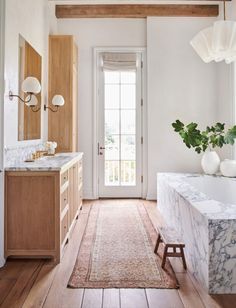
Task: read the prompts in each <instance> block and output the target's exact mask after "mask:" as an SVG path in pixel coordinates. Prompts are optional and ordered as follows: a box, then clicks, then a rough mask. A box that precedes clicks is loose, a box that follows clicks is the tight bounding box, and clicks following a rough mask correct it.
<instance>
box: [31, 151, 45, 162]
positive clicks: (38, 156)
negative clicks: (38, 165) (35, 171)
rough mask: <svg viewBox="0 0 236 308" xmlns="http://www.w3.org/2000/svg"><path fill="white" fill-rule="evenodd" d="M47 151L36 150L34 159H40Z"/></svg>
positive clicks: (33, 155)
mask: <svg viewBox="0 0 236 308" xmlns="http://www.w3.org/2000/svg"><path fill="white" fill-rule="evenodd" d="M45 153H47V152H46V151H36V152H35V153H33V154H32V159H34V160H35V159H39V158H41V157H43V156H44V154H45Z"/></svg>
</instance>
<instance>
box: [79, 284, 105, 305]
mask: <svg viewBox="0 0 236 308" xmlns="http://www.w3.org/2000/svg"><path fill="white" fill-rule="evenodd" d="M102 298H103V290H102V289H85V290H84V298H83V303H82V306H81V308H102Z"/></svg>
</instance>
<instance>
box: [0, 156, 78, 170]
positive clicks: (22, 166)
mask: <svg viewBox="0 0 236 308" xmlns="http://www.w3.org/2000/svg"><path fill="white" fill-rule="evenodd" d="M82 157H83V153H82V152H74V153H58V154H56V155H55V156H44V157H42V158H39V159H37V160H35V161H34V162H23V161H22V162H19V163H14V164H8V165H6V166H5V171H62V170H63V169H67V168H69V167H70V166H71V165H73V164H74V163H76V162H77V161H78V160H80V159H81V158H82Z"/></svg>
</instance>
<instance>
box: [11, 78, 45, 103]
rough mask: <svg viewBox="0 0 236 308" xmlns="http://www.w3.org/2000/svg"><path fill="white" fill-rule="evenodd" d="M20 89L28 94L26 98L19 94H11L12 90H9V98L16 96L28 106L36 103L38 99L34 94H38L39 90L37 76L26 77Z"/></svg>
mask: <svg viewBox="0 0 236 308" xmlns="http://www.w3.org/2000/svg"><path fill="white" fill-rule="evenodd" d="M21 89H22V91H23V92H24V93H27V94H29V95H28V96H27V97H26V99H23V98H21V97H20V96H19V95H16V94H13V93H12V91H9V99H10V101H12V100H13V98H14V97H17V98H18V99H19V100H20V101H21V102H23V103H25V104H26V105H27V106H28V107H34V106H35V105H37V103H38V100H37V97H36V96H35V94H38V93H39V92H40V91H41V85H40V82H39V81H38V79H37V78H35V77H27V78H26V79H25V80H24V81H23V82H22V86H21Z"/></svg>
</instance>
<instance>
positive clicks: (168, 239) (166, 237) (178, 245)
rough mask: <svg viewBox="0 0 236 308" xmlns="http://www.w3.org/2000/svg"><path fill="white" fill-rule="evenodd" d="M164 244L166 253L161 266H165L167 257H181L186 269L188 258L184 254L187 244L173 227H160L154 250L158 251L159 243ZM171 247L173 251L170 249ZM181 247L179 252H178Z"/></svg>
mask: <svg viewBox="0 0 236 308" xmlns="http://www.w3.org/2000/svg"><path fill="white" fill-rule="evenodd" d="M160 243H163V244H164V253H163V258H162V263H161V267H162V268H164V267H165V263H166V258H167V257H181V258H182V261H183V266H184V269H187V265H186V260H185V256H184V247H185V244H184V243H183V242H182V241H181V240H180V239H179V237H178V235H177V234H176V231H175V230H174V229H173V228H168V227H160V228H159V234H158V237H157V242H156V246H155V249H154V252H155V253H157V250H158V247H159V244H160ZM169 249H171V250H172V251H169ZM177 249H179V252H177Z"/></svg>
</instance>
